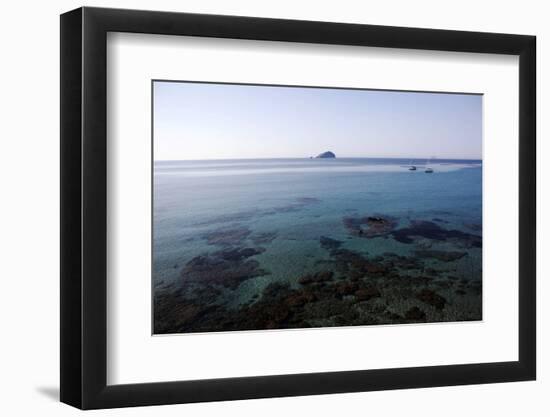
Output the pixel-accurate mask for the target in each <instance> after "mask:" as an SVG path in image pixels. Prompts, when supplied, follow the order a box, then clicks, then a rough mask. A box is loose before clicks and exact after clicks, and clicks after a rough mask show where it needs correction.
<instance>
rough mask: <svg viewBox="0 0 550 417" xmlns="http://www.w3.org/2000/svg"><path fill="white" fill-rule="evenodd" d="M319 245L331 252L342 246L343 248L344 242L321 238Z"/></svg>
mask: <svg viewBox="0 0 550 417" xmlns="http://www.w3.org/2000/svg"><path fill="white" fill-rule="evenodd" d="M319 243H320V244H321V247H322V248H323V249H327V250H331V249H338V248H339V247H340V246H342V241H340V240H336V239H331V238H330V237H326V236H321V237H320V238H319Z"/></svg>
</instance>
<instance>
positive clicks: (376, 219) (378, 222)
mask: <svg viewBox="0 0 550 417" xmlns="http://www.w3.org/2000/svg"><path fill="white" fill-rule="evenodd" d="M343 222H344V226H345V227H346V228H347V229H348V231H349V232H350V233H351V234H352V235H354V236H359V237H366V238H373V237H379V236H386V235H388V234H389V233H390V232H391V231H392V230H393V229H394V228H395V227H396V226H397V221H396V220H395V219H394V218H391V217H380V216H365V217H344V218H343Z"/></svg>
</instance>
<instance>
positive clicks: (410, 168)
mask: <svg viewBox="0 0 550 417" xmlns="http://www.w3.org/2000/svg"><path fill="white" fill-rule="evenodd" d="M409 165H410V166H409V171H416V166H414V165H413V164H412V161H410V162H409Z"/></svg>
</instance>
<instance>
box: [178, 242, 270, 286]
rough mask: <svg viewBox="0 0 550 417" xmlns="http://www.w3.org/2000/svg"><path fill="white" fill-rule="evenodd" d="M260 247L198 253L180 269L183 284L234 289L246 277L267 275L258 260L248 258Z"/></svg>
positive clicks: (261, 250) (259, 250)
mask: <svg viewBox="0 0 550 417" xmlns="http://www.w3.org/2000/svg"><path fill="white" fill-rule="evenodd" d="M263 251H264V250H263V249H261V248H234V249H226V250H222V251H217V252H213V253H211V254H205V255H199V256H196V257H195V258H193V259H191V260H190V261H189V262H187V264H186V265H185V267H184V268H183V269H182V270H181V272H180V276H181V278H182V280H183V283H184V284H192V283H193V284H201V285H212V284H217V285H222V286H224V287H226V288H231V289H235V288H237V287H238V286H239V284H240V283H241V282H243V281H245V280H247V279H250V278H255V277H259V276H262V275H267V274H268V272H267V271H265V270H263V269H261V268H260V264H259V262H258V261H256V260H254V259H248V258H250V257H252V256H254V255H258V254H260V253H262V252H263Z"/></svg>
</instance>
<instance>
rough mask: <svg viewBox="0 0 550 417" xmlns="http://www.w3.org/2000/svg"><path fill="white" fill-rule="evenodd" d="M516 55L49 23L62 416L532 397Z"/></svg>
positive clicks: (517, 39)
mask: <svg viewBox="0 0 550 417" xmlns="http://www.w3.org/2000/svg"><path fill="white" fill-rule="evenodd" d="M535 103H536V100H535V37H533V36H526V35H509V34H493V33H475V32H459V31H446V30H432V29H416V28H400V27H387V26H371V25H357V24H342V23H328V22H311V21H293V20H277V19H265V18H251V17H236V16H216V15H199V14H185V13H168V12H151V11H135V10H118V9H101V8H88V7H85V8H80V9H77V10H74V11H71V12H68V13H65V14H63V15H62V16H61V401H63V402H65V403H67V404H70V405H73V406H75V407H79V408H82V409H93V408H111V407H125V406H140V405H155V404H174V403H189V402H200V401H219V400H236V399H248V398H265V397H277V396H297V395H314V394H327V393H343V392H357V391H374V390H387V389H401V388H420V387H434V386H446V385H462V384H481V383H495V382H507V381H524V380H533V379H535V376H536V314H535V311H536V310H535V301H536V297H535V291H536V281H535V247H536V238H535V237H536V224H535V219H536V203H535V201H536V192H535V172H536V165H535V163H536V158H535V153H536V148H535Z"/></svg>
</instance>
